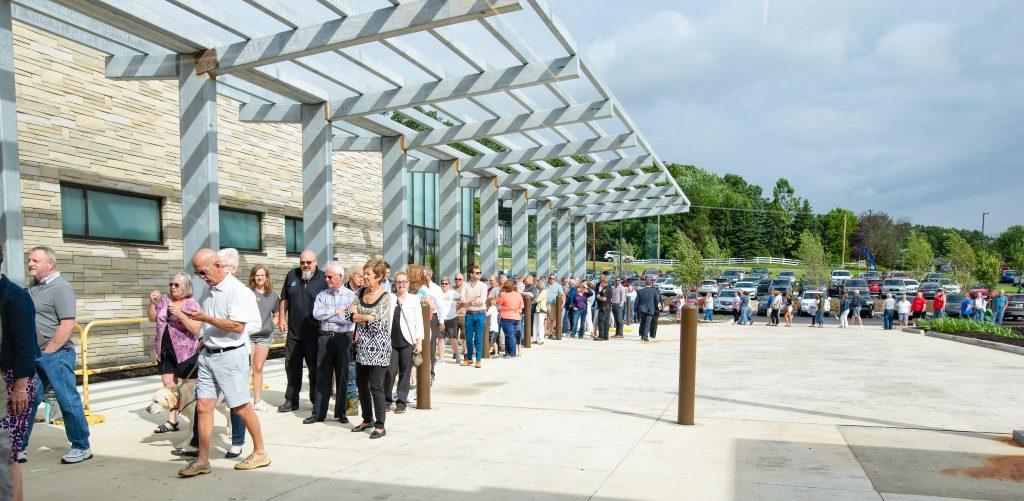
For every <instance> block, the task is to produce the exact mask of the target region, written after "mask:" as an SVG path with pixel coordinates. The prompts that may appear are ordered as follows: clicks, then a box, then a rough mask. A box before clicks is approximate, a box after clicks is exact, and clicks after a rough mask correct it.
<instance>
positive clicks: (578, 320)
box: [569, 310, 587, 337]
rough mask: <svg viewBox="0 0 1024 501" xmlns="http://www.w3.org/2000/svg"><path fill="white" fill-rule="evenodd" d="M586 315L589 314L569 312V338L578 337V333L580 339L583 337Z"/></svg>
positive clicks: (575, 311)
mask: <svg viewBox="0 0 1024 501" xmlns="http://www.w3.org/2000/svg"><path fill="white" fill-rule="evenodd" d="M586 314H587V312H586V311H584V310H572V311H570V312H569V337H576V333H577V332H579V334H580V337H583V322H584V319H585V318H586Z"/></svg>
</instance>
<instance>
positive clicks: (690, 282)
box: [672, 230, 704, 290]
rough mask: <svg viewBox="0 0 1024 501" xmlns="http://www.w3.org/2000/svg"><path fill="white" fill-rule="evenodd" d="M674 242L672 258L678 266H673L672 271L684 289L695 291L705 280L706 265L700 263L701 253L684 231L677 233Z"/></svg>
mask: <svg viewBox="0 0 1024 501" xmlns="http://www.w3.org/2000/svg"><path fill="white" fill-rule="evenodd" d="M674 240H675V246H674V247H673V248H672V258H673V259H675V260H676V264H674V265H673V266H672V271H673V273H674V274H675V277H676V280H678V281H679V282H680V284H681V285H683V286H684V289H686V290H689V289H695V288H697V285H698V284H700V282H701V280H703V279H704V265H703V264H701V262H700V259H701V257H700V252H698V251H697V246H696V245H693V241H692V240H690V238H689V237H687V236H686V235H685V234H684V233H683V231H682V230H678V231H677V232H676V238H675V239H674Z"/></svg>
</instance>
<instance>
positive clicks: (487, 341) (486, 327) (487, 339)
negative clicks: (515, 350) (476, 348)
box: [480, 316, 491, 359]
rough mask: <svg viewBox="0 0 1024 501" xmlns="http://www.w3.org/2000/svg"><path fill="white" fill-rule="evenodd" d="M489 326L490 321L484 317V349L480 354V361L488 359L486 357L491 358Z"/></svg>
mask: <svg viewBox="0 0 1024 501" xmlns="http://www.w3.org/2000/svg"><path fill="white" fill-rule="evenodd" d="M490 325H491V323H490V320H489V319H488V318H487V317H486V316H485V317H484V347H483V350H484V351H483V353H481V354H480V358H481V359H485V358H488V357H490V356H491V330H490Z"/></svg>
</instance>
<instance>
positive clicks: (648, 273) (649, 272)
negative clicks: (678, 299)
mask: <svg viewBox="0 0 1024 501" xmlns="http://www.w3.org/2000/svg"><path fill="white" fill-rule="evenodd" d="M660 276H661V270H659V269H657V268H647V269H646V270H644V274H643V278H644V280H646V279H647V278H648V277H650V278H658V277H660Z"/></svg>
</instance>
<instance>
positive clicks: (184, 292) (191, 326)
mask: <svg viewBox="0 0 1024 501" xmlns="http://www.w3.org/2000/svg"><path fill="white" fill-rule="evenodd" d="M167 288H168V293H167V294H166V295H164V294H161V293H160V291H156V290H154V291H153V292H150V293H149V311H148V316H149V321H150V322H156V339H155V341H154V342H153V356H154V357H155V358H156V360H157V367H159V368H160V379H161V380H162V381H163V385H164V387H165V388H174V387H175V386H176V385H177V384H178V378H177V376H176V375H175V372H176V371H177V370H178V365H179V364H181V363H183V362H185V361H186V360H188V359H189V358H191V357H192V355H195V353H196V345H197V344H198V343H199V338H198V337H197V336H198V334H199V330H200V329H201V328H202V324H201V323H200V322H197V321H195V320H192V319H191V318H189V317H188V316H187V315H183V314H182V312H193V311H199V310H200V309H201V308H200V306H199V303H198V302H196V300H195V299H193V298H192V277H191V276H189V274H188V273H185V272H179V273H176V274H174V276H172V277H171V278H170V280H169V282H168V283H167ZM192 378H195V375H193V376H192ZM169 431H178V411H175V410H172V411H168V413H167V421H166V422H164V424H161V425H160V426H158V427H157V428H156V429H155V430H153V433H167V432H169Z"/></svg>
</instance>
